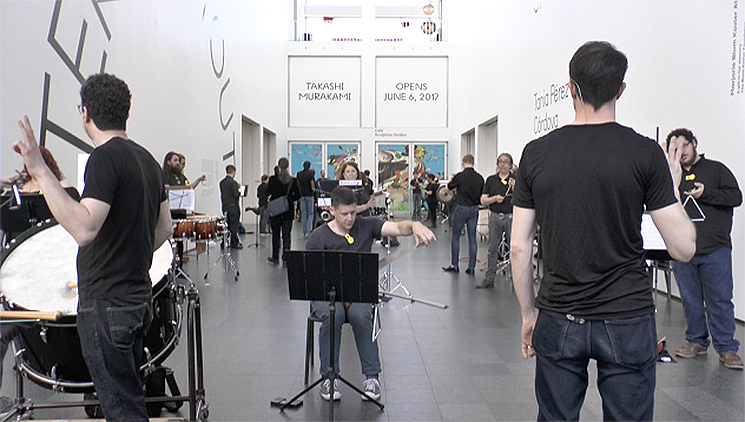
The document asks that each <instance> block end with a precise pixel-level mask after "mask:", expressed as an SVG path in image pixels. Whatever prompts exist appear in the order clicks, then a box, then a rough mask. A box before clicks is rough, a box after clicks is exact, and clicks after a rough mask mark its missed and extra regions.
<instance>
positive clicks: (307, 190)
mask: <svg viewBox="0 0 745 422" xmlns="http://www.w3.org/2000/svg"><path fill="white" fill-rule="evenodd" d="M313 181H315V177H314V176H313V171H312V170H303V171H299V172H298V173H297V183H298V185H299V186H300V195H301V196H313V187H312V186H311V182H313Z"/></svg>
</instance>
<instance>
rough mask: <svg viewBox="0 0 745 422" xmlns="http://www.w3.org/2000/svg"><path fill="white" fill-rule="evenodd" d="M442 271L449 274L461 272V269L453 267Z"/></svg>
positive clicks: (443, 268) (444, 268)
mask: <svg viewBox="0 0 745 422" xmlns="http://www.w3.org/2000/svg"><path fill="white" fill-rule="evenodd" d="M442 271H445V272H448V273H457V272H460V268H458V267H453V266H452V265H451V266H449V267H442Z"/></svg>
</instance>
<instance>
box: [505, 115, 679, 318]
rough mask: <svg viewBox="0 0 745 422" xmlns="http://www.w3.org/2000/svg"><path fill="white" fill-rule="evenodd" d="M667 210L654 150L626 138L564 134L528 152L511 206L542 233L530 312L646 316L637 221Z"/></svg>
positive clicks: (568, 130) (670, 196)
mask: <svg viewBox="0 0 745 422" xmlns="http://www.w3.org/2000/svg"><path fill="white" fill-rule="evenodd" d="M675 201H676V199H675V196H674V192H673V184H672V178H671V177H670V171H669V169H668V166H667V160H666V159H665V156H664V154H663V152H662V149H661V148H660V147H659V146H658V145H657V144H656V143H655V142H654V141H653V140H651V139H649V138H647V137H644V136H642V135H639V134H637V133H636V132H634V131H633V130H632V129H630V128H627V127H624V126H621V125H619V124H617V123H605V124H597V125H582V126H573V125H569V126H564V127H562V128H559V129H556V130H554V131H553V132H551V133H549V134H547V135H546V136H544V137H542V138H539V139H536V140H534V141H532V142H530V143H529V144H528V145H527V146H526V147H525V149H524V150H523V154H522V158H521V159H520V169H519V170H518V174H517V183H516V185H515V195H514V197H513V198H512V204H513V205H514V206H518V207H522V208H531V209H535V213H536V218H537V221H538V224H539V225H540V228H541V239H540V241H541V247H542V249H543V254H544V262H545V269H544V276H543V280H542V282H541V286H540V290H539V292H538V297H537V298H536V307H538V308H540V309H544V310H549V311H554V312H559V313H562V314H573V315H577V316H582V317H585V318H590V319H604V318H622V317H631V316H636V315H643V314H649V313H651V312H654V303H653V301H652V289H651V283H650V282H649V279H648V278H647V274H646V270H645V262H644V249H642V237H641V219H642V213H643V212H644V209H645V206H646V209H647V210H649V211H653V210H656V209H660V208H663V207H666V206H668V205H671V204H674V203H675Z"/></svg>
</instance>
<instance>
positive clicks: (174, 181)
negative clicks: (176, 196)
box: [164, 169, 187, 186]
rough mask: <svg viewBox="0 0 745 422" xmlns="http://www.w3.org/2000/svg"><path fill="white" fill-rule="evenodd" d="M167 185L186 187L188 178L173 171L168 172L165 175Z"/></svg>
mask: <svg viewBox="0 0 745 422" xmlns="http://www.w3.org/2000/svg"><path fill="white" fill-rule="evenodd" d="M164 176H165V182H166V185H169V186H186V184H187V182H186V178H185V177H184V176H183V175H181V173H180V172H177V171H175V170H173V169H170V170H168V171H167V172H165V174H164Z"/></svg>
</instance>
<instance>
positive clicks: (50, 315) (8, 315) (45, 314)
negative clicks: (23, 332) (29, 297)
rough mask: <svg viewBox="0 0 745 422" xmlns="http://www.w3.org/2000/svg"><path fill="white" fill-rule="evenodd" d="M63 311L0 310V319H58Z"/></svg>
mask: <svg viewBox="0 0 745 422" xmlns="http://www.w3.org/2000/svg"><path fill="white" fill-rule="evenodd" d="M61 317H62V311H0V319H43V320H46V321H57V320H58V319H60V318H61Z"/></svg>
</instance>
